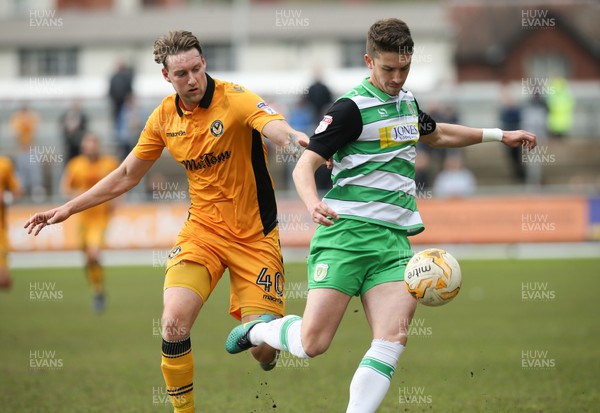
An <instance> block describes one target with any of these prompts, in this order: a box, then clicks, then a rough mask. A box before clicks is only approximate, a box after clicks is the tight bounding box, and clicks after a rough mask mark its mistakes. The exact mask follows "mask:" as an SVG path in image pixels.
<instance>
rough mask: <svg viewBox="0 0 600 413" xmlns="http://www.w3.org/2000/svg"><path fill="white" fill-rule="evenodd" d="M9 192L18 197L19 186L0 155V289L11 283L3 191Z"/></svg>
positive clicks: (8, 165) (10, 165)
mask: <svg viewBox="0 0 600 413" xmlns="http://www.w3.org/2000/svg"><path fill="white" fill-rule="evenodd" d="M6 192H8V193H10V194H11V195H12V196H13V198H18V197H19V195H20V193H21V186H20V184H19V181H18V180H17V177H16V175H15V172H14V168H13V165H12V162H11V160H10V159H9V158H7V157H4V156H0V289H7V290H8V289H9V288H10V287H11V285H12V280H11V278H10V273H9V272H8V251H9V249H10V248H9V243H8V222H7V219H6V206H7V205H6V202H5V198H4V196H5V193H6Z"/></svg>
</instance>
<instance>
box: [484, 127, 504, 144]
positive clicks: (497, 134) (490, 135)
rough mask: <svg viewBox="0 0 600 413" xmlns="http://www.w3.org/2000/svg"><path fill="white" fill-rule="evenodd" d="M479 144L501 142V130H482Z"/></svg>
mask: <svg viewBox="0 0 600 413" xmlns="http://www.w3.org/2000/svg"><path fill="white" fill-rule="evenodd" d="M481 142H502V129H499V128H483V135H482V138H481Z"/></svg>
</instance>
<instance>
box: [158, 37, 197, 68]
mask: <svg viewBox="0 0 600 413" xmlns="http://www.w3.org/2000/svg"><path fill="white" fill-rule="evenodd" d="M192 49H196V50H198V52H199V53H200V56H202V47H201V46H200V41H199V40H198V38H197V37H196V36H194V35H193V34H192V33H191V32H188V31H185V30H176V31H171V32H169V33H167V34H165V35H164V36H161V37H159V38H158V39H156V41H155V42H154V61H155V62H156V63H159V64H162V65H163V66H164V68H165V69H167V56H172V55H176V54H179V53H181V52H187V51H188V50H192Z"/></svg>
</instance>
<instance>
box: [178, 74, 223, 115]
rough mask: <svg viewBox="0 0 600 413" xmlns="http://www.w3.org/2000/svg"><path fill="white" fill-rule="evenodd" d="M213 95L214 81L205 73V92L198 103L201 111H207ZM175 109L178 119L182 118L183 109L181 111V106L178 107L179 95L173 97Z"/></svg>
mask: <svg viewBox="0 0 600 413" xmlns="http://www.w3.org/2000/svg"><path fill="white" fill-rule="evenodd" d="M214 94H215V81H214V79H213V78H212V77H210V75H209V74H208V73H206V92H204V96H203V97H202V100H200V103H198V107H199V108H202V109H208V107H209V106H210V103H211V102H212V98H213V96H214ZM175 107H176V108H177V114H178V115H179V117H181V116H183V109H181V106H180V105H179V95H175Z"/></svg>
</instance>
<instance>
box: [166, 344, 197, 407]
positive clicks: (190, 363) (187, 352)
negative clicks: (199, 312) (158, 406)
mask: <svg viewBox="0 0 600 413" xmlns="http://www.w3.org/2000/svg"><path fill="white" fill-rule="evenodd" d="M161 368H162V372H163V376H164V378H165V383H166V384H167V393H168V394H169V398H170V399H171V404H173V407H174V409H175V410H174V411H175V413H194V383H193V380H194V359H193V357H192V343H191V341H190V338H189V337H188V338H186V339H185V340H181V341H166V340H165V339H163V342H162V363H161Z"/></svg>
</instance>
